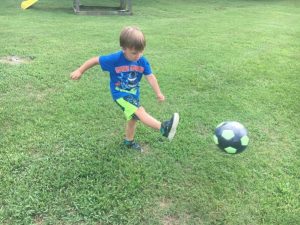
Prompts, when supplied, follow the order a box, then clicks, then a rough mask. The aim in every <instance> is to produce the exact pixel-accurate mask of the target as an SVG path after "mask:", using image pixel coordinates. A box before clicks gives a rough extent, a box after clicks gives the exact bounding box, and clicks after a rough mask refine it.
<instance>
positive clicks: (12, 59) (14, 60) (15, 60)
mask: <svg viewBox="0 0 300 225" xmlns="http://www.w3.org/2000/svg"><path fill="white" fill-rule="evenodd" d="M32 60H34V57H32V56H29V57H25V56H17V55H13V56H3V57H0V63H4V64H10V65H19V64H24V63H30V62H31V61H32Z"/></svg>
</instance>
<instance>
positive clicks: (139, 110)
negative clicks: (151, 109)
mask: <svg viewBox="0 0 300 225" xmlns="http://www.w3.org/2000/svg"><path fill="white" fill-rule="evenodd" d="M145 112H146V111H145V108H144V107H143V106H140V107H139V108H138V109H137V110H136V113H138V114H139V113H145Z"/></svg>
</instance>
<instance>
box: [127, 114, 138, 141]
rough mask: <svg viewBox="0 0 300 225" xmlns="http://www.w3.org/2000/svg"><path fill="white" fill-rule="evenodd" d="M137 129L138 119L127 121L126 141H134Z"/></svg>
mask: <svg viewBox="0 0 300 225" xmlns="http://www.w3.org/2000/svg"><path fill="white" fill-rule="evenodd" d="M135 128H136V119H131V120H128V121H127V124H126V131H125V132H126V134H125V135H126V140H128V141H133V140H134V135H135Z"/></svg>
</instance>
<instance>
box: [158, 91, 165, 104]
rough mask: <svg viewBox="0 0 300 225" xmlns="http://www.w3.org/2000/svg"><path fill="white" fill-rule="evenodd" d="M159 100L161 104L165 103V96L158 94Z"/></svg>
mask: <svg viewBox="0 0 300 225" xmlns="http://www.w3.org/2000/svg"><path fill="white" fill-rule="evenodd" d="M157 100H158V101H159V102H163V101H164V100H165V96H164V95H163V94H162V93H159V94H157Z"/></svg>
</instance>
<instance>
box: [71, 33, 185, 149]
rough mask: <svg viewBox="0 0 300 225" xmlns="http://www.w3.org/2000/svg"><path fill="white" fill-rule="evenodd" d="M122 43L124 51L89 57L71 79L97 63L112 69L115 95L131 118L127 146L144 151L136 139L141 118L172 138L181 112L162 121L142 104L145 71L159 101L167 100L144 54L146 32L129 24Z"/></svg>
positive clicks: (111, 82) (76, 77) (111, 74)
mask: <svg viewBox="0 0 300 225" xmlns="http://www.w3.org/2000/svg"><path fill="white" fill-rule="evenodd" d="M120 46H121V48H122V50H121V51H118V52H116V53H112V54H109V55H105V56H100V57H93V58H91V59H89V60H87V61H86V62H85V63H84V64H83V65H82V66H80V67H79V68H78V69H77V70H75V71H74V72H72V73H71V79H73V80H77V79H79V78H80V77H81V76H82V75H83V73H84V72H85V71H86V70H88V69H89V68H91V67H93V66H95V65H97V64H100V66H101V68H102V70H103V71H108V72H109V74H110V91H111V94H112V98H113V100H114V101H115V102H116V103H117V104H118V105H119V106H120V107H121V109H122V110H123V111H124V114H125V117H126V119H127V125H126V130H125V140H124V144H125V145H126V146H127V147H129V148H133V149H135V150H138V151H143V150H142V148H141V146H140V145H139V144H138V143H137V142H135V140H134V135H135V129H136V122H137V120H140V121H141V122H142V123H143V124H145V125H147V126H149V127H151V128H154V129H156V130H159V131H160V132H161V134H162V135H163V136H165V137H167V138H168V139H169V140H170V141H171V140H172V139H173V137H174V135H175V133H176V128H177V125H178V122H179V114H178V113H174V114H173V116H172V118H171V119H170V120H167V121H165V122H162V123H161V122H160V121H158V120H157V119H155V118H153V117H152V116H151V115H149V114H148V113H147V112H146V111H145V109H144V108H143V107H142V106H140V102H139V99H140V80H141V78H142V76H143V75H144V76H145V78H146V79H147V81H148V82H149V84H150V85H151V87H152V89H153V91H154V92H155V94H156V96H157V99H158V101H164V100H165V96H164V95H163V94H162V92H161V91H160V88H159V85H158V82H157V80H156V77H155V75H153V74H152V71H151V67H150V64H149V63H148V61H147V59H146V58H145V57H144V56H143V52H144V48H145V46H146V40H145V37H144V34H143V33H142V31H141V30H140V29H139V28H137V27H125V28H124V29H123V30H122V31H121V34H120Z"/></svg>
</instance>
